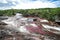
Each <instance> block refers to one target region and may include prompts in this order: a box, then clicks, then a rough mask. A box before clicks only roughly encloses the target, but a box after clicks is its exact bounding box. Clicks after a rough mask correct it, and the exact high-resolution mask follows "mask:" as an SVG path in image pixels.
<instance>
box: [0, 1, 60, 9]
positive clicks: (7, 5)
mask: <svg viewBox="0 0 60 40" xmlns="http://www.w3.org/2000/svg"><path fill="white" fill-rule="evenodd" d="M56 7H60V0H0V10H2V9H3V10H4V9H36V8H56Z"/></svg>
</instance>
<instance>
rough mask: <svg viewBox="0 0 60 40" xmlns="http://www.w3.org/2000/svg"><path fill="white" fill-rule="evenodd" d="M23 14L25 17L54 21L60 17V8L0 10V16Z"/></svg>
mask: <svg viewBox="0 0 60 40" xmlns="http://www.w3.org/2000/svg"><path fill="white" fill-rule="evenodd" d="M17 12H18V13H22V14H23V15H26V14H29V15H36V16H38V17H41V18H46V19H48V20H51V21H54V20H55V17H56V16H59V17H60V8H40V9H26V10H22V9H20V10H19V9H18V10H17V9H10V10H0V16H6V15H7V16H11V15H14V14H15V13H17Z"/></svg>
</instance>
